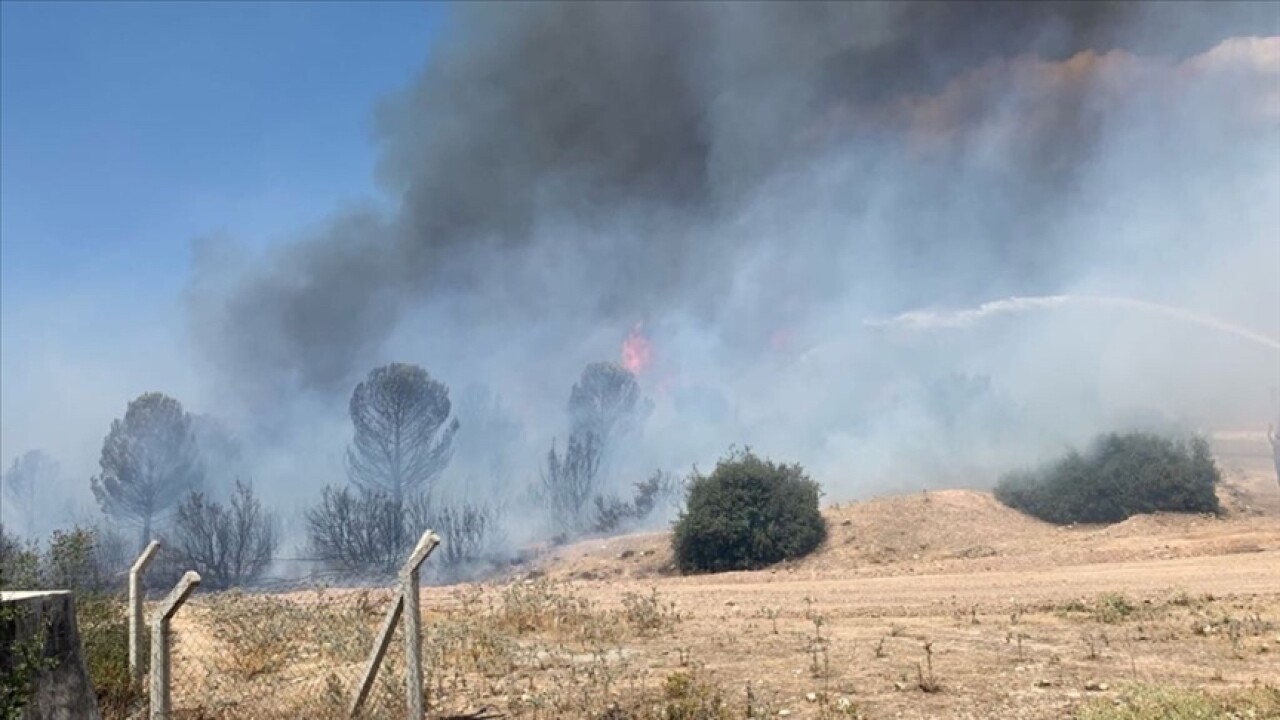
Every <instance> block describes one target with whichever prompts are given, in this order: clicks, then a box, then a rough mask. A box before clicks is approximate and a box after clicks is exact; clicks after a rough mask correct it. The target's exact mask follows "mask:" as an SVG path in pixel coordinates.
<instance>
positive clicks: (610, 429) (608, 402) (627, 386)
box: [569, 362, 647, 445]
mask: <svg viewBox="0 0 1280 720" xmlns="http://www.w3.org/2000/svg"><path fill="white" fill-rule="evenodd" d="M646 409H647V408H646V406H645V404H644V402H643V400H642V399H641V397H640V385H639V384H638V383H636V378H635V376H634V375H632V374H631V373H630V372H629V371H628V370H627V369H626V368H624V367H622V366H621V365H618V364H616V363H605V362H600V363H592V364H590V365H588V366H587V367H586V368H585V369H584V370H583V371H582V377H581V378H579V379H578V382H577V383H576V384H574V386H573V390H572V392H570V393H569V423H570V425H569V432H570V434H571V435H579V436H585V435H587V434H591V435H594V436H595V437H596V438H597V439H598V440H599V442H600V443H601V444H603V445H608V444H609V441H610V440H612V439H613V438H614V437H615V436H617V435H621V434H623V433H625V432H627V431H628V430H630V429H631V428H632V427H634V425H635V424H636V423H637V422H638V420H639V419H640V416H641V415H642V414H643V413H644V412H645V410H646Z"/></svg>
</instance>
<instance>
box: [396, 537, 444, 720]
mask: <svg viewBox="0 0 1280 720" xmlns="http://www.w3.org/2000/svg"><path fill="white" fill-rule="evenodd" d="M439 544H440V538H439V537H438V536H437V535H436V534H435V533H433V532H431V531H430V530H428V531H426V532H425V533H423V534H422V537H421V538H420V539H419V540H418V545H417V547H415V548H414V549H413V553H412V554H411V555H409V561H408V562H406V563H405V564H404V567H403V568H401V569H400V594H401V595H402V596H404V677H405V682H404V688H405V696H406V697H405V699H406V700H408V708H409V712H408V720H424V718H425V717H426V708H425V707H424V706H423V702H422V613H421V612H420V611H419V607H418V584H419V579H420V578H419V572H418V570H419V568H421V567H422V562H423V561H424V560H426V559H427V556H428V555H430V554H431V551H432V550H435V549H436V546H437V545H439Z"/></svg>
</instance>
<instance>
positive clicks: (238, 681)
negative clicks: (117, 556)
mask: <svg viewBox="0 0 1280 720" xmlns="http://www.w3.org/2000/svg"><path fill="white" fill-rule="evenodd" d="M395 597H396V595H395V592H394V591H393V590H390V589H386V590H341V591H334V590H323V589H313V590H298V591H294V592H288V593H275V594H250V593H242V592H238V591H226V592H209V593H198V594H197V595H195V596H194V597H193V598H192V599H191V601H189V602H188V604H187V605H186V606H185V607H184V608H183V610H182V612H181V613H179V614H178V616H177V617H175V619H174V622H173V624H172V638H173V640H172V656H171V692H172V708H173V717H174V718H175V719H181V718H192V719H194V718H200V719H202V720H203V719H205V718H209V719H212V718H246V719H248V720H253V719H256V718H280V717H307V718H317V719H320V720H324V719H326V718H340V717H343V718H345V717H348V712H349V707H350V704H351V700H352V698H353V697H354V696H355V694H356V688H357V686H358V684H359V682H360V680H361V678H362V677H363V674H364V672H365V666H366V662H367V659H368V656H369V652H370V649H371V647H372V646H373V644H374V640H375V637H376V635H377V632H378V628H379V625H380V624H381V622H382V619H383V617H384V616H385V614H386V612H387V610H388V608H389V606H390V605H391V603H392V602H394V600H395ZM403 646H404V643H403V639H402V635H401V631H400V630H399V629H397V630H396V632H395V634H394V636H393V637H392V645H391V647H390V650H389V652H388V653H387V656H386V658H385V660H384V662H383V665H382V667H381V668H380V670H379V671H378V674H377V676H376V678H375V680H374V685H373V688H372V690H371V692H370V694H369V696H368V700H367V702H366V703H365V706H364V708H363V709H362V711H361V713H360V714H359V715H358V717H365V718H371V719H372V718H403V717H405V689H404V688H405V683H404V662H403Z"/></svg>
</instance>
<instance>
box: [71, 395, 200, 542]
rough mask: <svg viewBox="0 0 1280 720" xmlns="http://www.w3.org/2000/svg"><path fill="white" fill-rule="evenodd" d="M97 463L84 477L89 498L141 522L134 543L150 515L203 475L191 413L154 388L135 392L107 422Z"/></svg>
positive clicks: (146, 530) (145, 532)
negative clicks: (92, 472) (120, 414)
mask: <svg viewBox="0 0 1280 720" xmlns="http://www.w3.org/2000/svg"><path fill="white" fill-rule="evenodd" d="M98 465H99V467H100V468H101V472H100V473H99V474H98V475H97V476H95V477H93V478H92V479H91V480H90V485H91V487H92V489H93V496H94V498H96V499H97V501H98V505H99V506H100V507H101V508H102V511H103V512H104V513H106V514H107V515H109V516H111V517H114V518H117V519H120V520H125V521H130V522H135V523H138V524H139V525H140V526H141V532H142V535H141V543H140V546H141V545H142V544H145V543H146V542H148V541H149V540H150V538H151V527H152V523H153V521H154V520H155V519H156V517H157V516H159V515H161V514H162V513H164V512H167V511H168V510H169V509H170V508H172V507H173V506H174V505H176V504H177V503H178V501H179V500H181V499H182V498H183V497H184V496H185V495H186V494H187V493H189V492H191V491H193V490H198V489H200V487H201V485H202V484H203V480H204V470H203V467H202V465H201V462H200V454H199V451H198V449H197V447H196V440H195V435H194V434H193V432H192V430H191V416H190V415H188V414H187V413H186V411H184V410H183V409H182V405H181V404H180V403H179V402H178V401H177V400H174V399H173V398H171V397H169V396H167V395H164V394H162V393H156V392H153V393H146V394H145V395H141V396H139V397H138V398H137V399H135V400H134V401H132V402H130V403H129V406H128V408H126V410H125V414H124V418H123V419H119V420H113V421H112V422H111V430H110V431H109V432H108V433H107V437H106V439H104V440H103V442H102V456H101V458H100V459H99V460H98Z"/></svg>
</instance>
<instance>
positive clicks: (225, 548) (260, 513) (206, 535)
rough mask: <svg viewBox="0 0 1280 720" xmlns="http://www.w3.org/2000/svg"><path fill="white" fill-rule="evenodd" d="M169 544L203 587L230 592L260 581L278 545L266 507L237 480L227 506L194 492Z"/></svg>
mask: <svg viewBox="0 0 1280 720" xmlns="http://www.w3.org/2000/svg"><path fill="white" fill-rule="evenodd" d="M169 544H170V545H172V547H173V548H174V549H175V550H176V551H177V553H178V555H179V556H180V557H181V558H182V559H183V561H184V563H185V564H186V565H188V566H190V568H191V569H193V570H195V571H196V572H198V573H200V577H201V578H203V581H204V582H205V584H207V585H208V586H210V587H214V588H229V587H235V586H238V585H242V584H244V583H246V582H250V581H252V580H254V579H256V578H257V577H258V576H260V575H261V574H262V572H263V571H264V570H266V569H267V566H268V565H270V564H271V557H272V555H274V554H275V551H276V547H277V545H278V544H279V535H278V522H277V519H276V517H275V516H274V515H273V514H271V513H270V512H267V511H266V510H264V509H263V507H262V503H261V502H260V501H259V500H258V498H257V496H255V495H254V493H253V487H252V486H251V485H249V484H248V483H246V482H241V481H240V480H236V481H235V488H234V490H233V491H232V493H231V499H230V501H229V502H228V503H227V504H226V505H223V504H222V503H219V502H216V501H212V500H209V499H208V498H206V497H205V496H204V495H203V494H201V493H198V492H196V493H191V494H190V495H188V496H187V499H186V500H183V501H182V503H181V504H180V505H178V509H177V511H176V513H175V514H174V524H173V532H172V536H171V538H170V540H169Z"/></svg>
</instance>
